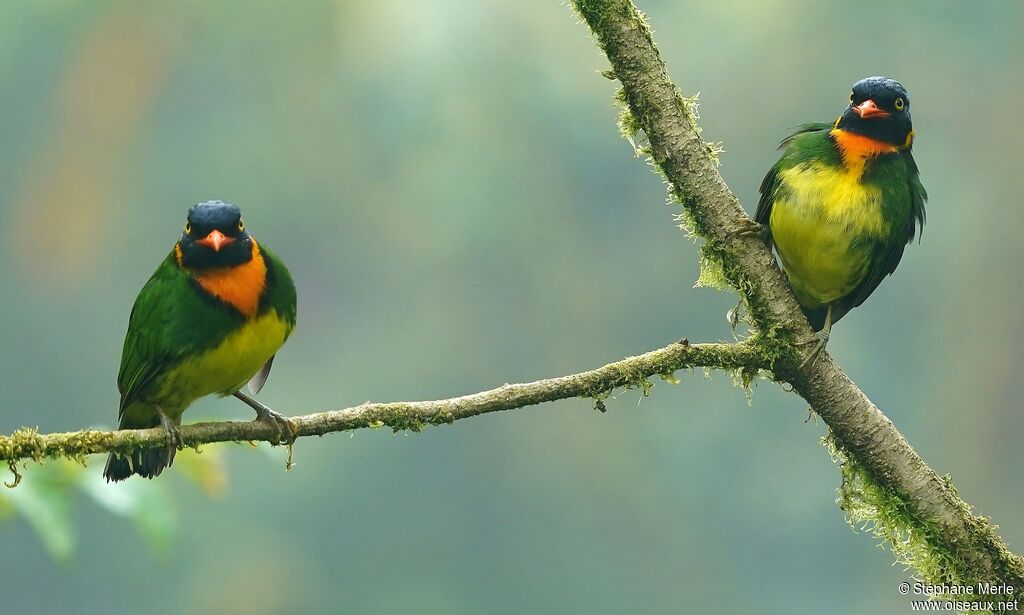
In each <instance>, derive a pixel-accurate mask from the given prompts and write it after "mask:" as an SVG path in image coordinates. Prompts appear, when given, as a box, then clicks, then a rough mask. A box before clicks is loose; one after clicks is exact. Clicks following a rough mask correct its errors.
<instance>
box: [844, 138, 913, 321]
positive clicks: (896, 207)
mask: <svg viewBox="0 0 1024 615" xmlns="http://www.w3.org/2000/svg"><path fill="white" fill-rule="evenodd" d="M880 175H881V177H880V183H881V185H882V190H883V208H884V211H885V213H886V214H888V215H889V216H890V221H889V222H890V224H891V227H892V230H891V231H890V233H889V237H888V239H887V240H886V241H881V242H877V244H876V246H875V250H874V253H873V254H872V257H871V269H869V270H868V273H867V275H866V276H865V277H864V281H863V282H861V283H860V285H858V286H857V288H855V289H854V290H853V292H851V293H850V294H849V295H847V296H846V297H843V299H842V300H840V301H839V302H838V304H839V305H838V306H837V308H838V310H839V311H838V313H837V314H833V321H835V320H837V319H838V318H840V317H842V315H843V314H845V313H846V312H848V311H849V310H851V309H853V308H855V307H857V306H859V305H860V304H862V303H864V301H866V300H867V298H868V297H869V296H871V293H873V292H875V289H876V288H878V285H879V284H881V283H882V280H883V279H885V277H886V276H888V275H891V274H892V273H893V272H894V271H896V267H897V266H899V264H900V260H901V259H902V258H903V250H904V248H906V246H907V244H908V243H910V242H911V241H913V240H914V237H915V236H920V234H921V231H923V230H924V222H925V209H924V204H925V201H927V200H928V193H927V192H926V191H925V189H924V186H923V185H922V184H921V179H920V177H919V175H918V169H917V163H916V162H915V161H914V157H913V155H911V153H910V150H906V151H904V152H902V153H901V154H899V155H898V157H896V158H894V159H893V161H892V163H891V164H890V169H883V170H882V172H881V173H880Z"/></svg>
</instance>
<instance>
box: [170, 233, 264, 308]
mask: <svg viewBox="0 0 1024 615" xmlns="http://www.w3.org/2000/svg"><path fill="white" fill-rule="evenodd" d="M251 241H252V258H251V259H249V262H247V263H242V264H241V265H236V266H234V267H225V268H223V269H210V270H208V271H195V270H192V269H186V271H187V272H188V274H189V275H191V276H192V278H193V279H194V280H195V281H196V282H198V283H199V286H201V287H202V288H203V290H205V291H206V292H208V293H210V294H211V295H213V296H214V297H216V298H218V299H220V300H221V301H223V302H224V303H227V304H228V305H230V306H232V307H234V308H235V309H237V310H238V311H239V312H241V313H242V314H244V315H245V316H247V317H250V318H251V317H253V316H255V315H256V313H257V312H258V311H259V308H260V298H261V297H262V296H263V290H264V288H266V284H267V263H266V262H265V261H264V260H263V254H262V253H260V247H259V245H258V244H257V243H256V240H255V239H251ZM174 255H175V257H176V259H177V261H178V265H179V266H180V265H181V248H179V247H178V246H177V245H175V246H174Z"/></svg>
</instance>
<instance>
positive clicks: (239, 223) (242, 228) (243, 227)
mask: <svg viewBox="0 0 1024 615" xmlns="http://www.w3.org/2000/svg"><path fill="white" fill-rule="evenodd" d="M244 230H245V222H242V221H241V220H239V221H238V232H239V233H241V232H242V231H244Z"/></svg>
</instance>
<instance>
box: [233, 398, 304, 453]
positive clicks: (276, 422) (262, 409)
mask: <svg viewBox="0 0 1024 615" xmlns="http://www.w3.org/2000/svg"><path fill="white" fill-rule="evenodd" d="M235 397H237V398H238V399H240V400H242V401H244V402H245V403H246V405H248V406H249V407H250V408H252V409H253V410H255V411H256V420H257V421H262V422H264V423H270V425H271V426H272V427H273V428H274V430H275V431H277V437H276V438H275V440H274V441H273V442H271V444H275V445H276V444H280V443H281V437H282V436H284V435H285V434H287V436H286V438H287V439H286V443H287V444H291V443H292V442H295V438H296V435H297V434H296V428H295V423H293V422H292V421H291V419H289V418H288V417H286V416H284V415H283V414H278V413H277V412H274V411H273V410H271V409H270V408H269V407H268V406H266V405H264V404H262V403H260V402H258V401H256V400H255V399H253V398H252V397H249V396H248V395H246V394H245V393H243V392H241V391H238V392H236V393H235Z"/></svg>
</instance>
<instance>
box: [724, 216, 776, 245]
mask: <svg viewBox="0 0 1024 615" xmlns="http://www.w3.org/2000/svg"><path fill="white" fill-rule="evenodd" d="M730 234H731V235H732V236H734V237H741V238H744V239H746V238H754V239H760V240H762V241H764V242H765V243H768V244H770V243H771V238H772V233H771V231H770V230H769V229H768V226H767V225H764V224H758V223H757V222H754V221H753V220H751V219H750V218H748V217H746V216H743V217H742V218H737V219H736V229H735V230H733V231H732V232H731V233H730Z"/></svg>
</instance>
